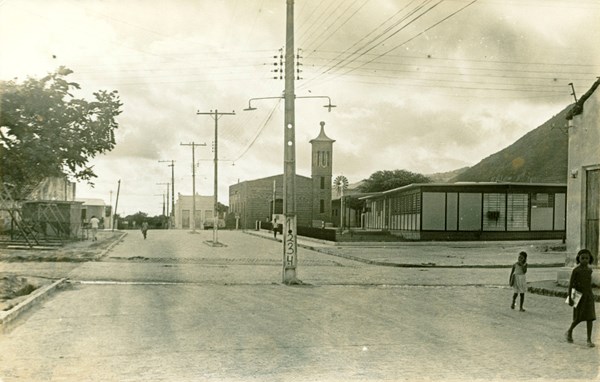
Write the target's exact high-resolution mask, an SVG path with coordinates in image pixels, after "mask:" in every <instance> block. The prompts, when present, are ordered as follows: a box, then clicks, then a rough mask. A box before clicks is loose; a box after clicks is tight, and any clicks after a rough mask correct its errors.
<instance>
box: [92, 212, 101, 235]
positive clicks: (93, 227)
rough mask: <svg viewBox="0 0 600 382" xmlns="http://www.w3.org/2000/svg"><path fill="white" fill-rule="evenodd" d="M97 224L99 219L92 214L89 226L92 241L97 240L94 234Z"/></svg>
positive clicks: (96, 231)
mask: <svg viewBox="0 0 600 382" xmlns="http://www.w3.org/2000/svg"><path fill="white" fill-rule="evenodd" d="M99 224H100V220H98V218H97V217H96V215H93V216H92V218H91V219H90V226H91V228H92V241H96V240H98V238H97V237H96V235H97V234H98V225H99Z"/></svg>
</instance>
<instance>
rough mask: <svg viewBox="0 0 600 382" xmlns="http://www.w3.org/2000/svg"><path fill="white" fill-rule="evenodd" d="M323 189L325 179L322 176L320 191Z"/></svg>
mask: <svg viewBox="0 0 600 382" xmlns="http://www.w3.org/2000/svg"><path fill="white" fill-rule="evenodd" d="M324 189H325V177H324V176H322V177H321V190H324Z"/></svg>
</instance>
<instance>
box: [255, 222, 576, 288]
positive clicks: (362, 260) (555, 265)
mask: <svg viewBox="0 0 600 382" xmlns="http://www.w3.org/2000/svg"><path fill="white" fill-rule="evenodd" d="M244 233H246V234H248V235H252V236H255V237H260V238H263V239H266V240H274V241H278V242H281V239H274V238H271V237H267V236H265V235H261V234H257V233H255V232H251V231H244ZM303 240H304V238H303ZM298 247H301V248H304V249H308V250H311V251H314V252H319V253H324V254H326V255H330V256H336V257H341V258H343V259H348V260H353V261H358V262H360V263H364V264H370V265H378V266H383V267H395V268H440V269H442V268H445V269H458V268H481V269H483V268H486V269H501V268H502V269H506V268H510V267H512V264H462V265H438V264H435V263H421V264H417V263H391V262H387V261H379V260H369V259H365V258H363V257H359V256H352V255H344V254H341V253H336V252H334V251H330V250H329V249H327V248H318V247H315V246H312V245H310V244H302V243H300V242H298ZM564 265H565V264H564V262H561V263H548V264H529V268H560V267H563V266H564ZM565 297H566V295H565Z"/></svg>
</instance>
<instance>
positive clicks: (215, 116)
mask: <svg viewBox="0 0 600 382" xmlns="http://www.w3.org/2000/svg"><path fill="white" fill-rule="evenodd" d="M196 114H197V115H210V116H211V117H212V118H213V119H214V120H215V141H214V153H215V157H214V162H215V180H214V186H215V187H214V194H215V195H214V199H215V201H214V208H213V240H212V245H213V247H216V246H218V245H219V239H218V237H217V229H218V228H217V226H218V225H219V219H218V213H217V208H218V206H219V201H218V200H219V199H218V179H219V173H218V171H219V170H218V168H219V164H218V162H219V154H218V148H219V145H218V131H219V124H218V121H219V118H220V117H221V116H223V115H235V111H232V112H231V113H219V111H218V110H216V109H215V111H214V112H213V111H212V110H211V111H210V112H208V113H207V112H200V111H198V112H197V113H196Z"/></svg>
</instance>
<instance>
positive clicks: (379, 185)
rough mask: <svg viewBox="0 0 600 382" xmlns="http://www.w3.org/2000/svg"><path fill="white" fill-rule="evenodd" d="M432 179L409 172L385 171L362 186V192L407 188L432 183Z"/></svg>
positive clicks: (372, 175) (373, 175) (372, 176)
mask: <svg viewBox="0 0 600 382" xmlns="http://www.w3.org/2000/svg"><path fill="white" fill-rule="evenodd" d="M430 182H431V179H429V178H428V177H427V176H425V175H422V174H417V173H414V172H410V171H407V170H393V171H391V170H383V171H377V172H374V173H373V174H371V176H370V177H369V178H368V179H365V180H364V181H363V183H362V184H361V185H360V191H361V192H380V191H387V190H391V189H394V188H398V187H402V186H406V185H409V184H412V183H430Z"/></svg>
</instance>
